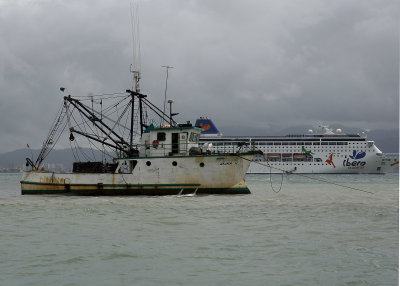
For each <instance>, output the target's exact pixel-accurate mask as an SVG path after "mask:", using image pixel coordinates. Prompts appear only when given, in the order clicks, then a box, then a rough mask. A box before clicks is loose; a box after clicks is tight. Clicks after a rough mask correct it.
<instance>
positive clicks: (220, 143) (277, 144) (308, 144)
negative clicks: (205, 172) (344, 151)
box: [212, 142, 358, 146]
mask: <svg viewBox="0 0 400 286" xmlns="http://www.w3.org/2000/svg"><path fill="white" fill-rule="evenodd" d="M238 143H239V142H212V144H213V145H214V146H230V145H235V146H236V145H238ZM357 144H358V143H357ZM253 145H255V146H257V145H258V146H260V145H267V146H282V145H297V146H310V145H314V146H319V145H323V146H324V145H331V146H333V145H348V142H258V143H257V142H253Z"/></svg>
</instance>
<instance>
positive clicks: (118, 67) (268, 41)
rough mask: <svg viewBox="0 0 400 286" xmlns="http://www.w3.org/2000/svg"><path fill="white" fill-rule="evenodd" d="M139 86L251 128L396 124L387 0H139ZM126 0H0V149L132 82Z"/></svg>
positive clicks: (39, 134)
mask: <svg viewBox="0 0 400 286" xmlns="http://www.w3.org/2000/svg"><path fill="white" fill-rule="evenodd" d="M138 3H139V10H138V12H139V17H140V44H141V70H142V82H141V87H142V91H143V92H144V93H146V94H150V95H151V96H152V98H153V100H154V101H155V102H156V103H158V104H161V103H162V101H163V96H164V84H165V70H164V69H163V68H161V66H162V65H171V66H173V67H174V68H173V69H172V70H170V77H169V82H168V86H169V89H168V97H169V98H172V99H174V100H175V103H174V109H175V110H176V111H178V112H180V115H179V118H178V119H179V120H180V121H186V120H191V121H194V120H195V119H196V118H197V117H199V116H208V117H211V118H213V119H214V121H215V122H216V124H217V125H218V126H219V127H220V129H222V131H223V130H224V129H226V130H233V128H237V130H238V132H237V134H240V133H243V132H241V130H244V129H246V128H251V129H252V130H254V132H255V133H258V134H254V135H262V134H266V133H267V132H270V131H271V130H273V129H279V128H281V129H283V128H286V127H290V126H294V125H300V124H306V125H310V126H311V125H315V124H316V123H328V124H342V125H346V126H349V127H359V128H368V129H393V128H398V124H399V118H398V116H399V115H398V113H399V70H398V66H399V46H398V45H399V38H398V37H399V32H398V24H399V23H398V11H399V9H398V8H399V7H398V1H397V0H335V1H326V0H305V1H293V0H279V1H275V0H263V1H256V0H253V1H252V0H250V1H249V0H246V1H244V0H242V1H228V0H218V1H215V0H213V1H211V0H192V1H188V0H171V1H169V0H152V1H150V0H147V1H146V0H143V1H139V2H138ZM131 63H132V37H131V18H130V1H129V0H121V1H112V0H92V1H89V0H68V1H67V0H0V122H1V124H0V133H1V141H0V142H1V144H0V152H6V151H11V150H14V149H17V148H23V147H25V146H26V144H27V143H29V144H30V145H31V146H32V147H34V148H38V147H40V145H41V142H42V141H43V140H44V139H45V136H46V135H47V133H48V129H49V127H50V124H51V121H52V120H53V119H54V116H55V114H56V112H57V110H58V108H59V106H60V104H61V96H62V95H61V94H60V92H59V87H60V86H64V87H66V88H67V92H68V93H70V94H72V95H87V94H89V93H95V94H100V93H109V92H120V91H124V90H125V89H127V88H130V87H131V86H132V81H131V74H130V73H129V67H130V64H131Z"/></svg>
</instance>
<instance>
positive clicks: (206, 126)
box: [199, 123, 211, 131]
mask: <svg viewBox="0 0 400 286" xmlns="http://www.w3.org/2000/svg"><path fill="white" fill-rule="evenodd" d="M199 126H200V127H201V128H203V129H204V131H207V130H210V129H211V125H210V124H207V123H206V124H203V123H200V124H199Z"/></svg>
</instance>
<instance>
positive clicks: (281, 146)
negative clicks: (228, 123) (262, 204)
mask: <svg viewBox="0 0 400 286" xmlns="http://www.w3.org/2000/svg"><path fill="white" fill-rule="evenodd" d="M195 126H199V127H202V128H203V130H204V131H202V133H201V137H200V143H205V142H207V144H212V146H213V151H214V152H224V151H227V150H234V149H235V148H236V146H238V145H243V144H246V145H248V146H249V147H250V148H253V149H255V150H260V151H262V152H261V153H260V154H256V155H255V157H254V161H253V162H252V163H251V164H250V167H249V169H248V171H247V172H248V173H250V174H252V173H253V174H257V173H282V172H286V173H299V174H310V173H315V174H385V173H387V172H390V171H391V170H395V168H396V167H398V166H399V154H394V153H393V154H390V153H389V154H388V153H386V154H385V153H383V152H382V151H381V150H380V149H379V148H378V147H377V146H376V145H375V142H374V141H372V140H368V139H367V137H366V136H363V135H360V134H346V133H344V132H343V131H342V130H340V129H337V130H336V132H335V131H333V130H332V129H331V128H329V127H328V126H320V131H317V132H315V133H314V132H313V131H312V130H309V132H308V133H307V134H301V135H286V136H225V135H223V134H222V133H221V132H220V131H219V130H218V128H217V127H216V126H215V124H214V123H213V121H212V120H211V119H209V118H206V117H203V118H199V119H197V121H196V123H195Z"/></svg>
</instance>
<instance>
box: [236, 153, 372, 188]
mask: <svg viewBox="0 0 400 286" xmlns="http://www.w3.org/2000/svg"><path fill="white" fill-rule="evenodd" d="M259 152H262V151H261V150H259ZM262 154H263V155H264V153H262ZM236 156H238V157H239V158H242V159H244V160H247V161H250V162H253V163H256V164H259V165H261V166H264V167H269V168H270V171H269V172H270V183H271V188H272V190H273V191H274V192H275V193H279V191H280V190H281V188H282V184H283V174H285V173H286V174H288V175H289V174H291V175H296V176H300V177H304V178H308V179H310V180H314V181H319V182H323V183H326V184H331V185H335V186H338V187H342V188H346V189H350V190H354V191H359V192H363V193H368V194H372V195H374V193H373V192H370V191H366V190H363V189H359V188H354V187H350V186H346V185H342V184H338V183H335V182H331V181H328V180H325V179H321V178H314V177H311V176H307V175H305V174H298V173H293V172H292V171H288V170H284V169H281V168H277V167H274V166H271V165H270V164H269V163H268V160H266V161H265V162H267V165H266V164H262V163H261V162H257V161H253V160H250V159H247V158H245V157H242V156H240V155H239V154H236ZM264 159H265V157H264ZM271 169H275V170H278V171H281V172H282V181H281V185H280V188H279V190H278V191H275V189H274V188H273V186H272V179H271V176H272V171H271Z"/></svg>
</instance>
